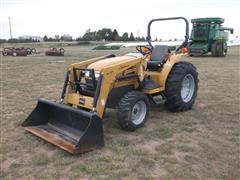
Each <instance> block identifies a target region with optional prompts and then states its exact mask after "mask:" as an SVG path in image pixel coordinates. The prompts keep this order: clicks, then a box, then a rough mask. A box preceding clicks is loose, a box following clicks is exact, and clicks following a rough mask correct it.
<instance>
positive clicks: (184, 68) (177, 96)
mask: <svg viewBox="0 0 240 180" xmlns="http://www.w3.org/2000/svg"><path fill="white" fill-rule="evenodd" d="M197 90H198V73H197V71H196V68H195V67H194V66H193V65H192V64H191V63H189V62H185V61H181V62H178V63H176V64H175V65H174V66H173V68H172V70H171V72H170V74H169V76H168V78H167V82H166V90H165V94H166V97H167V101H166V103H165V104H166V106H167V107H168V109H169V110H170V111H173V112H180V111H187V110H189V109H191V108H192V105H193V104H194V101H195V99H196V97H197Z"/></svg>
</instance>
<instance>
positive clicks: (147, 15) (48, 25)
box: [0, 0, 240, 39]
mask: <svg viewBox="0 0 240 180" xmlns="http://www.w3.org/2000/svg"><path fill="white" fill-rule="evenodd" d="M239 9H240V0H168V1H166V0H164V1H162V0H132V1H131V0H0V28H1V29H0V38H6V39H8V38H10V35H9V25H8V17H9V16H10V17H11V22H12V34H13V37H15V38H17V37H18V36H21V35H37V36H44V35H48V36H52V37H54V36H55V35H63V34H70V35H72V36H73V37H74V38H76V37H79V36H82V35H83V34H84V33H85V31H86V30H87V29H89V28H90V29H91V30H98V29H100V28H103V27H109V28H112V29H114V28H116V29H117V30H118V32H119V34H120V35H122V33H124V32H129V33H130V32H133V33H134V35H135V36H138V35H139V36H145V37H146V34H147V33H146V29H147V23H148V22H149V20H151V19H153V18H164V17H173V16H184V17H186V18H187V19H188V20H189V21H190V20H191V19H192V18H198V17H218V16H219V17H223V18H225V23H224V26H227V27H233V28H234V35H233V36H231V37H232V38H233V37H235V36H237V35H238V36H239V35H240V20H239V18H240V13H239ZM153 28H154V30H153V37H158V38H159V37H161V38H163V39H168V38H180V37H183V34H184V22H183V21H178V22H177V21H176V22H171V23H165V22H164V23H159V24H158V25H154V26H153Z"/></svg>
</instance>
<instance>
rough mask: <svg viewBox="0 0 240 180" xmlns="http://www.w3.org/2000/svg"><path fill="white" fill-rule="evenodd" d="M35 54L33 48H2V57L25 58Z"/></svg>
mask: <svg viewBox="0 0 240 180" xmlns="http://www.w3.org/2000/svg"><path fill="white" fill-rule="evenodd" d="M34 53H36V49H35V48H24V47H21V48H14V47H10V48H4V49H3V51H2V55H3V56H27V55H30V54H34Z"/></svg>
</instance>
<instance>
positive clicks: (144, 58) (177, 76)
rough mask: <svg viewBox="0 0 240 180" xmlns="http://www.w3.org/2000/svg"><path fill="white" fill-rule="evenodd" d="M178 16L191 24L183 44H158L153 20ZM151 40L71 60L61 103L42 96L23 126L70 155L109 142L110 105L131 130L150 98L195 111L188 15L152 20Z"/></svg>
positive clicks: (146, 110)
mask: <svg viewBox="0 0 240 180" xmlns="http://www.w3.org/2000/svg"><path fill="white" fill-rule="evenodd" d="M178 19H181V20H184V21H185V23H186V35H185V41H184V42H183V43H182V45H181V46H180V47H178V48H177V49H176V51H175V52H170V50H169V48H168V46H162V45H160V46H155V47H153V45H152V43H151V24H152V23H153V22H155V21H166V20H178ZM147 40H148V42H149V46H137V47H136V49H137V51H138V52H137V53H129V54H126V55H124V56H119V57H116V56H115V55H107V56H102V57H98V58H93V59H89V60H86V61H82V62H79V63H75V64H71V65H70V66H69V68H68V71H67V72H66V78H65V81H64V86H63V90H62V94H61V99H60V101H59V102H52V101H49V100H46V99H39V100H38V104H37V106H36V108H35V109H34V110H33V111H32V113H31V114H30V115H29V116H28V118H27V119H26V120H25V121H24V122H23V124H22V126H23V127H24V128H25V129H26V130H27V131H29V132H31V133H33V134H35V135H36V136H39V137H40V138H42V139H44V140H46V141H48V142H50V143H52V144H54V145H56V146H58V147H60V148H62V149H64V150H66V151H68V152H70V153H81V152H87V151H91V150H93V149H96V148H99V147H102V146H103V145H104V137H103V123H102V122H103V116H104V112H105V109H106V108H114V109H116V113H117V123H118V124H119V126H120V127H121V128H122V129H124V130H127V131H134V130H136V129H137V128H139V127H142V126H143V125H144V123H145V122H146V121H147V119H148V115H149V113H150V101H152V102H154V103H156V104H159V103H163V102H165V104H166V105H167V107H168V108H169V110H171V111H185V110H188V109H191V107H192V105H193V104H194V101H195V98H196V96H197V89H198V77H197V76H198V74H197V72H196V68H195V67H194V66H193V65H192V64H191V63H189V62H185V61H180V59H181V58H182V56H183V55H182V54H181V51H180V50H181V49H182V48H185V47H186V46H187V41H188V21H187V20H186V19H185V18H183V17H176V18H163V19H154V20H151V21H150V22H149V25H148V38H147Z"/></svg>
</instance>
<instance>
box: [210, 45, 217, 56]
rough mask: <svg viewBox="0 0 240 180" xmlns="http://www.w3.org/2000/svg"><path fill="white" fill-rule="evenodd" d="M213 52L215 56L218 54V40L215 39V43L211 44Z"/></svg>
mask: <svg viewBox="0 0 240 180" xmlns="http://www.w3.org/2000/svg"><path fill="white" fill-rule="evenodd" d="M211 53H212V56H213V57H216V56H217V41H215V42H214V43H212V46H211Z"/></svg>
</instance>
